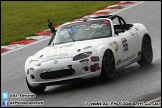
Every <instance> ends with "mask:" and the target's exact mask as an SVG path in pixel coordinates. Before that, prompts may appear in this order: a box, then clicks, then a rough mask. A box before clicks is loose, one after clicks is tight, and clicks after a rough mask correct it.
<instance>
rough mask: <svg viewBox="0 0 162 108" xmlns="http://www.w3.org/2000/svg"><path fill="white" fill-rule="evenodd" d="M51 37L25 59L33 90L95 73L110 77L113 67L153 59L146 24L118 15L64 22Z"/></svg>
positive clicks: (148, 61) (29, 85) (31, 89)
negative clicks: (47, 44)
mask: <svg viewBox="0 0 162 108" xmlns="http://www.w3.org/2000/svg"><path fill="white" fill-rule="evenodd" d="M114 22H115V23H116V24H114ZM51 30H52V29H51ZM54 31H55V30H54ZM53 36H54V38H53V40H52V41H51V43H50V45H49V46H47V47H46V48H44V49H42V50H40V51H38V52H37V53H36V54H34V55H33V56H30V57H29V58H28V59H27V60H26V63H25V76H26V82H27V86H28V88H29V90H30V91H31V92H33V93H41V92H44V90H45V88H46V86H51V85H55V84H62V83H68V82H71V81H75V80H80V79H86V78H90V77H95V76H99V77H100V78H101V79H102V80H105V81H106V80H111V79H113V78H114V76H115V71H116V69H120V68H122V67H125V66H127V65H130V64H132V63H135V62H137V63H138V64H139V65H148V64H150V63H151V62H152V59H153V50H152V43H151V38H150V36H149V33H148V31H147V30H146V27H145V26H144V25H143V24H140V23H130V24H127V23H126V22H125V20H124V19H123V18H122V17H120V16H118V15H107V16H98V17H94V18H87V19H84V20H80V21H74V22H67V23H65V24H62V25H61V26H59V27H58V29H57V31H56V32H54V35H53Z"/></svg>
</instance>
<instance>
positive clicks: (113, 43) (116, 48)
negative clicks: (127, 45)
mask: <svg viewBox="0 0 162 108" xmlns="http://www.w3.org/2000/svg"><path fill="white" fill-rule="evenodd" d="M111 45H115V50H116V52H117V51H118V49H119V46H118V43H117V42H116V41H114V42H110V43H109V46H111Z"/></svg>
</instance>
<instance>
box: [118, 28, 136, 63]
mask: <svg viewBox="0 0 162 108" xmlns="http://www.w3.org/2000/svg"><path fill="white" fill-rule="evenodd" d="M119 38H120V41H121V42H122V48H123V50H122V59H123V62H126V61H128V60H131V59H133V58H134V57H135V56H136V54H137V52H138V39H137V33H136V32H135V31H134V30H133V29H130V30H128V31H125V32H124V33H121V34H120V36H119Z"/></svg>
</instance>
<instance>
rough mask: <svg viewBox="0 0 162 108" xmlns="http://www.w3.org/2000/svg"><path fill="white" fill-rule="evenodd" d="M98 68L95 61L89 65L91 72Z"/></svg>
mask: <svg viewBox="0 0 162 108" xmlns="http://www.w3.org/2000/svg"><path fill="white" fill-rule="evenodd" d="M99 69H100V66H99V63H95V64H93V65H91V67H90V70H91V72H95V71H96V70H99Z"/></svg>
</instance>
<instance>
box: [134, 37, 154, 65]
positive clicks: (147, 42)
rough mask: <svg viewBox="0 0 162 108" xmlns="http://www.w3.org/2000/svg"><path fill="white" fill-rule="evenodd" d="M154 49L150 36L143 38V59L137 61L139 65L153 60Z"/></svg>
mask: <svg viewBox="0 0 162 108" xmlns="http://www.w3.org/2000/svg"><path fill="white" fill-rule="evenodd" d="M152 59H153V51H152V45H151V39H150V38H149V37H148V36H146V35H145V36H144V37H143V40H142V52H141V59H140V60H139V61H137V63H138V64H139V65H142V66H143V65H148V64H150V63H151V62H152Z"/></svg>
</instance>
